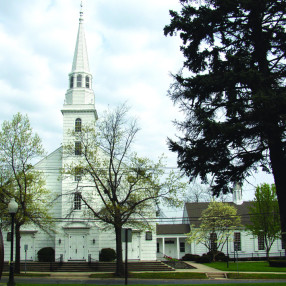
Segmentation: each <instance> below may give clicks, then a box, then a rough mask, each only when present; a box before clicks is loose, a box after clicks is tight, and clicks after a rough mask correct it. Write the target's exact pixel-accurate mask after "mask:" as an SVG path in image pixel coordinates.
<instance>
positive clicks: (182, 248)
mask: <svg viewBox="0 0 286 286" xmlns="http://www.w3.org/2000/svg"><path fill="white" fill-rule="evenodd" d="M180 252H186V246H185V242H180Z"/></svg>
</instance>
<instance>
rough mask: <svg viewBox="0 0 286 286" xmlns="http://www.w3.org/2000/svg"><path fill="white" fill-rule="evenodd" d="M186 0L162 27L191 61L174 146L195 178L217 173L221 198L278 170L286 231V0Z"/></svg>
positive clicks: (178, 90) (177, 78) (180, 91)
mask: <svg viewBox="0 0 286 286" xmlns="http://www.w3.org/2000/svg"><path fill="white" fill-rule="evenodd" d="M180 2H181V4H182V10H181V12H180V13H178V12H175V11H170V14H171V23H170V24H169V25H168V26H166V27H165V28H164V33H165V35H171V36H173V35H175V34H176V33H177V32H178V33H179V35H180V37H181V39H182V41H183V44H182V46H181V50H182V52H183V54H184V56H185V62H184V66H183V69H182V71H181V72H180V73H178V74H176V75H174V84H173V85H172V87H171V89H170V96H171V98H172V100H173V101H174V102H175V103H176V104H178V105H179V106H180V107H181V109H182V111H183V112H184V113H185V120H184V121H183V122H177V125H178V128H179V130H180V131H182V133H183V135H182V136H181V137H179V139H178V140H177V141H174V140H170V141H169V146H170V149H171V150H172V151H174V152H177V154H178V165H179V167H180V168H181V169H182V170H184V171H185V173H186V174H187V175H188V176H189V177H190V178H191V179H193V178H195V177H197V176H200V177H201V178H202V179H203V180H207V177H208V175H212V176H213V177H214V184H213V191H214V193H215V194H219V193H220V192H223V193H227V192H230V191H231V189H230V186H231V185H232V184H233V183H235V182H240V183H241V182H243V181H244V179H245V178H247V177H248V176H249V175H250V174H251V173H252V172H253V171H255V170H259V169H261V168H262V169H263V170H264V171H268V172H272V173H273V176H274V180H275V185H276V191H277V197H278V203H279V207H280V218H281V226H282V232H283V233H286V208H285V207H283V203H284V202H285V201H286V192H285V190H286V176H285V174H286V156H285V127H286V125H285V118H286V96H285V76H286V68H285V60H286V58H285V57H286V33H285V24H286V1H285V0H259V1H257V0H205V1H204V0H202V1H200V4H198V1H191V0H180Z"/></svg>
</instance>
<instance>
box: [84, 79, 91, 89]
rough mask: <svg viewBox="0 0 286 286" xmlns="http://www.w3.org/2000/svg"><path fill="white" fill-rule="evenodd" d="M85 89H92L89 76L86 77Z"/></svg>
mask: <svg viewBox="0 0 286 286" xmlns="http://www.w3.org/2000/svg"><path fill="white" fill-rule="evenodd" d="M85 87H86V88H89V87H90V82H89V77H88V76H86V77H85Z"/></svg>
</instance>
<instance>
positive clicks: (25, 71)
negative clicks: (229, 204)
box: [0, 0, 269, 199]
mask: <svg viewBox="0 0 286 286" xmlns="http://www.w3.org/2000/svg"><path fill="white" fill-rule="evenodd" d="M83 4H84V8H83V11H84V27H85V35H86V40H87V48H88V55H89V65H90V69H91V73H92V74H93V90H94V92H95V105H96V108H97V111H98V114H99V116H100V114H101V113H102V111H103V110H105V109H107V108H108V106H110V107H111V108H112V107H115V106H117V105H118V104H120V103H123V102H125V101H127V103H128V105H129V106H131V113H132V115H134V116H136V117H137V118H138V120H139V125H140V127H141V131H140V133H139V135H138V137H137V139H136V150H137V151H138V153H139V154H140V155H142V156H148V157H150V158H152V159H154V160H155V159H157V158H158V157H159V156H160V155H161V154H162V153H164V154H165V155H166V156H167V157H168V166H169V167H175V166H176V155H175V154H172V153H171V152H170V151H169V150H168V147H167V145H166V140H167V137H171V138H175V133H176V130H175V128H174V127H173V124H172V121H173V120H174V119H176V118H178V117H180V116H181V115H180V113H179V112H178V109H177V108H176V107H174V106H173V104H172V102H171V100H170V99H169V98H168V97H167V90H168V88H169V86H170V84H171V82H172V78H171V76H170V73H171V72H173V73H175V72H177V71H178V70H179V69H180V67H181V66H182V62H183V57H182V55H181V52H180V49H179V46H180V39H179V37H165V36H164V34H163V28H164V26H165V25H167V24H169V22H170V16H169V10H170V9H173V10H180V4H179V1H178V0H109V1H106V0H85V1H83ZM79 7H80V0H24V1H22V0H11V1H7V0H0V67H1V68H0V99H1V104H0V122H2V121H3V120H11V118H12V116H13V115H14V114H15V113H16V112H18V111H19V112H21V113H24V114H28V116H29V118H30V121H31V124H32V127H33V129H34V130H35V131H36V132H37V133H38V134H39V135H40V137H41V138H42V140H43V145H44V147H45V149H46V150H47V152H48V153H49V152H51V151H53V150H54V149H56V148H57V147H59V146H60V144H61V142H62V114H61V112H60V110H61V108H62V106H63V102H64V97H65V92H66V90H67V88H68V74H69V72H70V71H71V67H72V60H73V53H74V48H75V41H76V35H77V29H78V19H79V10H80V9H79ZM267 180H268V181H269V177H268V178H267ZM264 181H266V179H265V178H264V177H263V178H262V179H258V180H254V181H253V183H254V184H257V183H260V182H264ZM245 192H246V193H244V196H245V197H246V198H248V199H249V198H251V195H252V194H253V188H250V187H249V186H248V187H247V189H246V191H245Z"/></svg>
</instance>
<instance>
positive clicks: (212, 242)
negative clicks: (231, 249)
mask: <svg viewBox="0 0 286 286" xmlns="http://www.w3.org/2000/svg"><path fill="white" fill-rule="evenodd" d="M210 249H211V251H217V235H216V233H215V232H212V233H211V234H210Z"/></svg>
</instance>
